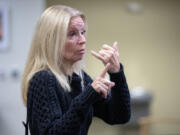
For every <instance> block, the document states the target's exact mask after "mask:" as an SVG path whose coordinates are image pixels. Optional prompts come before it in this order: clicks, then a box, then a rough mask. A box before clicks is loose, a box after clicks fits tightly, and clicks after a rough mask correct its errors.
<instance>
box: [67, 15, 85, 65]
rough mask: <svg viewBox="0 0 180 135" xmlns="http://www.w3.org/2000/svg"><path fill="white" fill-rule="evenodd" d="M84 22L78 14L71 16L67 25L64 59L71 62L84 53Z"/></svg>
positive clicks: (81, 56) (79, 58)
mask: <svg viewBox="0 0 180 135" xmlns="http://www.w3.org/2000/svg"><path fill="white" fill-rule="evenodd" d="M85 32H86V31H85V24H84V21H83V20H82V18H81V17H80V16H77V17H72V18H71V20H70V23H69V27H68V34H67V39H66V43H65V52H64V59H65V60H66V61H68V62H70V63H71V64H73V63H74V62H77V61H78V60H81V59H82V58H83V55H84V54H85V44H86V38H85Z"/></svg>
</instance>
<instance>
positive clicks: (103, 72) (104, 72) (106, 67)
mask: <svg viewBox="0 0 180 135" xmlns="http://www.w3.org/2000/svg"><path fill="white" fill-rule="evenodd" d="M109 66H110V63H107V64H106V66H105V68H104V70H103V71H102V73H101V75H100V77H102V78H104V77H105V76H106V73H107V71H108V70H109Z"/></svg>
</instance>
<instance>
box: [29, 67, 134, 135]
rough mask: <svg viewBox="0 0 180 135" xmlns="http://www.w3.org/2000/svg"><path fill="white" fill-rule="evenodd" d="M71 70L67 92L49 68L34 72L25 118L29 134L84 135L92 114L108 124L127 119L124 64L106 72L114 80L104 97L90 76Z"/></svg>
mask: <svg viewBox="0 0 180 135" xmlns="http://www.w3.org/2000/svg"><path fill="white" fill-rule="evenodd" d="M83 74H84V86H85V87H84V90H82V87H81V78H80V77H79V76H78V75H77V74H75V73H73V75H72V78H71V83H70V86H71V89H72V91H71V92H66V91H65V90H64V89H63V88H62V87H61V84H60V83H59V82H58V81H57V79H56V77H55V75H54V74H53V73H52V72H50V71H48V70H41V71H39V72H37V73H36V74H35V75H34V76H33V78H32V79H31V81H30V85H29V89H28V100H27V114H28V115H27V116H28V117H27V118H28V121H29V127H30V132H31V134H32V135H87V133H88V129H89V126H90V124H91V121H92V117H93V116H97V117H99V118H101V119H103V120H104V121H105V122H106V123H109V124H123V123H126V122H128V121H129V119H130V114H131V112H130V95H129V90H128V85H127V83H126V79H125V75H124V72H123V67H122V65H121V70H120V71H119V72H118V73H109V75H110V80H111V81H113V82H115V86H114V87H113V88H112V89H111V93H110V94H109V95H108V98H107V99H104V98H102V96H101V95H100V94H99V93H97V92H96V91H95V90H94V89H93V87H92V86H91V83H92V79H91V78H90V77H89V76H88V75H87V74H86V73H85V72H83Z"/></svg>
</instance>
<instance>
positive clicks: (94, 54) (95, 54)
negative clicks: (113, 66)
mask: <svg viewBox="0 0 180 135" xmlns="http://www.w3.org/2000/svg"><path fill="white" fill-rule="evenodd" d="M91 54H92V55H93V56H95V57H96V58H97V59H99V60H102V61H103V60H104V59H103V57H102V56H101V55H100V54H98V53H97V52H95V51H91Z"/></svg>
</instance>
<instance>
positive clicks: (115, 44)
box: [113, 41, 118, 51]
mask: <svg viewBox="0 0 180 135" xmlns="http://www.w3.org/2000/svg"><path fill="white" fill-rule="evenodd" d="M113 48H114V49H115V50H116V51H118V48H117V41H115V42H114V43H113Z"/></svg>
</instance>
